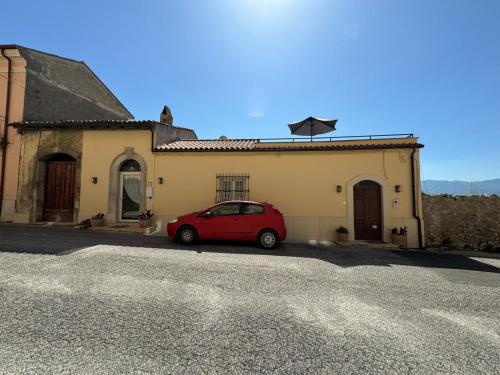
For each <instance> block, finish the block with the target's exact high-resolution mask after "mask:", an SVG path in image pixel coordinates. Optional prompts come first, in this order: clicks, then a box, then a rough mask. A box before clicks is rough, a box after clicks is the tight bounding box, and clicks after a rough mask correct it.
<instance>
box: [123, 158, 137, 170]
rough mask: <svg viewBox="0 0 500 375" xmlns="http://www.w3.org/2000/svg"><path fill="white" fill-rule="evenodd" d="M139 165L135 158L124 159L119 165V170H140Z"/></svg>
mask: <svg viewBox="0 0 500 375" xmlns="http://www.w3.org/2000/svg"><path fill="white" fill-rule="evenodd" d="M140 170H141V166H140V165H139V163H138V162H137V160H133V159H129V160H125V161H124V162H123V163H122V165H121V166H120V172H140Z"/></svg>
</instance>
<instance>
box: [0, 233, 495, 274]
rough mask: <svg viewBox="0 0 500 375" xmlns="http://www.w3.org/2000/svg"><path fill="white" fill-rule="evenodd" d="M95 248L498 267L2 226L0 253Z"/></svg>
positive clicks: (400, 255)
mask: <svg viewBox="0 0 500 375" xmlns="http://www.w3.org/2000/svg"><path fill="white" fill-rule="evenodd" d="M96 245H113V246H129V247H130V246H132V247H148V248H158V249H177V250H183V251H195V252H198V253H207V252H213V253H226V254H260V255H267V256H287V257H299V258H313V259H319V260H322V261H325V262H329V263H332V264H335V265H337V266H340V267H355V266H364V265H370V266H384V267H390V266H392V265H404V266H416V267H431V268H449V269H459V270H469V271H481V272H493V273H500V268H498V267H495V266H492V265H489V264H487V263H483V262H479V261H477V260H474V259H472V258H469V257H467V256H462V255H455V254H436V253H430V252H425V251H410V250H390V249H376V248H366V247H364V246H359V247H315V246H310V245H305V244H304V245H303V244H284V245H281V246H279V247H278V248H277V249H275V250H263V249H259V248H257V247H255V246H253V245H251V244H241V243H216V242H210V243H199V244H196V245H193V246H190V247H186V246H182V245H179V244H176V243H174V242H172V241H170V240H169V239H167V238H165V237H157V236H145V235H142V234H137V233H110V232H99V231H92V230H88V229H87V230H82V229H73V228H65V227H50V226H33V225H32V226H22V225H0V251H4V252H18V253H34V254H53V255H55V254H61V255H63V254H68V253H71V252H73V251H77V250H80V249H84V248H87V247H91V246H96Z"/></svg>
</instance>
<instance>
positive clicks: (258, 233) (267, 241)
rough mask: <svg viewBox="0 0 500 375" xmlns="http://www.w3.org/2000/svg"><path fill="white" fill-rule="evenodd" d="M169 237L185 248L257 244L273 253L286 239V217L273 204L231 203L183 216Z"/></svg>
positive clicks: (173, 223) (170, 226)
mask: <svg viewBox="0 0 500 375" xmlns="http://www.w3.org/2000/svg"><path fill="white" fill-rule="evenodd" d="M167 232H168V236H169V237H170V238H171V239H173V240H175V241H179V242H181V243H183V244H185V245H189V244H191V243H193V242H195V241H196V240H232V241H256V242H257V243H258V244H259V245H260V246H262V247H264V248H266V249H272V248H273V247H275V246H276V245H277V244H278V242H279V241H283V240H284V239H285V238H286V227H285V220H284V219H283V214H282V213H281V212H280V211H279V210H278V209H276V208H274V207H273V206H272V205H271V204H269V203H259V202H250V201H227V202H223V203H219V204H216V205H215V206H212V207H209V208H207V209H205V210H203V211H199V212H193V213H191V214H188V215H183V216H179V217H178V218H177V219H175V220H172V221H170V222H169V223H168V224H167Z"/></svg>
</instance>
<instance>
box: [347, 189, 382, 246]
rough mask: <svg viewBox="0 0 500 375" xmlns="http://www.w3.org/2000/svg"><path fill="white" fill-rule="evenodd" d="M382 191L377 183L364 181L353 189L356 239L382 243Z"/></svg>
mask: <svg viewBox="0 0 500 375" xmlns="http://www.w3.org/2000/svg"><path fill="white" fill-rule="evenodd" d="M381 193H382V191H381V186H380V185H379V184H378V183H376V182H375V181H371V180H363V181H360V182H358V183H357V184H356V185H354V187H353V196H354V238H355V239H356V240H368V241H382V227H383V223H382V194H381Z"/></svg>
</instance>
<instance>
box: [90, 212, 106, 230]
mask: <svg viewBox="0 0 500 375" xmlns="http://www.w3.org/2000/svg"><path fill="white" fill-rule="evenodd" d="M90 226H91V227H103V226H104V214H103V213H102V212H98V213H97V215H94V216H92V219H90Z"/></svg>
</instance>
